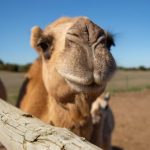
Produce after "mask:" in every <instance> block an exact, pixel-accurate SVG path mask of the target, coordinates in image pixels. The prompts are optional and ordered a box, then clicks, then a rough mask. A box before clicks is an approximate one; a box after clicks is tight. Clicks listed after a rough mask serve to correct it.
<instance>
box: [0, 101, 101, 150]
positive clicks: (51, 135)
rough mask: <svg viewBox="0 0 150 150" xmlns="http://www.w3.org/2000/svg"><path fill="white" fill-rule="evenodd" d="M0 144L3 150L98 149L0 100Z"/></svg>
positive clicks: (65, 130) (70, 133)
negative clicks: (4, 148)
mask: <svg viewBox="0 0 150 150" xmlns="http://www.w3.org/2000/svg"><path fill="white" fill-rule="evenodd" d="M0 142H1V143H2V144H3V145H4V146H5V147H6V148H7V150H101V149H100V148H98V147H97V146H95V145H93V144H91V143H89V142H88V141H87V140H86V139H85V138H82V137H78V136H77V135H75V134H74V133H72V132H70V131H69V130H67V129H65V128H58V127H54V126H51V125H47V124H45V123H43V122H42V121H40V120H39V119H36V118H34V117H33V116H31V115H29V114H25V113H24V112H22V111H21V110H19V109H17V108H15V107H14V106H12V105H10V104H8V103H6V102H4V101H3V100H1V99H0Z"/></svg>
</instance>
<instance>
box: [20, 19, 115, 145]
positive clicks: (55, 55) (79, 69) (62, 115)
mask: <svg viewBox="0 0 150 150" xmlns="http://www.w3.org/2000/svg"><path fill="white" fill-rule="evenodd" d="M31 45H32V47H33V48H35V49H36V50H37V52H38V53H39V59H37V60H36V61H35V62H34V63H33V65H32V66H31V68H30V70H29V72H28V74H27V76H26V80H25V82H24V84H23V86H22V88H21V94H20V96H19V100H18V106H20V108H21V109H22V110H23V111H25V112H28V113H31V114H32V115H34V116H36V117H38V118H40V119H41V120H43V121H45V122H46V123H49V124H52V125H54V126H59V127H65V128H68V129H70V130H71V131H73V132H74V133H76V134H78V135H79V136H82V137H85V138H87V139H88V140H90V141H91V137H92V132H93V126H94V125H93V122H92V116H91V113H90V110H91V105H92V103H93V102H94V101H95V99H96V98H97V97H98V96H99V95H100V94H101V93H102V92H103V91H104V90H105V87H106V84H107V82H108V81H109V79H110V78H111V76H112V75H113V73H114V71H115V69H116V64H115V61H114V59H113V56H112V55H111V53H110V48H111V46H112V45H114V41H113V38H112V36H111V35H110V34H108V33H107V32H106V31H104V30H103V29H102V28H100V27H99V26H97V25H96V24H94V23H93V22H92V21H90V20H89V19H88V18H87V17H77V18H61V19H58V20H57V21H55V22H54V23H52V24H50V25H48V26H47V27H46V28H45V29H44V30H42V29H40V28H39V27H37V26H36V27H34V28H33V29H32V33H31ZM99 138H100V137H97V141H98V140H99ZM93 143H94V142H93Z"/></svg>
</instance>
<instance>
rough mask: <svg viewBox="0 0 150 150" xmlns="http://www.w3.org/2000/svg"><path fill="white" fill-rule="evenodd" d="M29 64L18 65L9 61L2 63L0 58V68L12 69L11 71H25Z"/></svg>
mask: <svg viewBox="0 0 150 150" xmlns="http://www.w3.org/2000/svg"><path fill="white" fill-rule="evenodd" d="M30 65H31V64H26V65H18V64H11V63H6V64H5V63H4V62H3V61H2V60H0V70H4V71H12V72H27V71H28V69H29V67H30Z"/></svg>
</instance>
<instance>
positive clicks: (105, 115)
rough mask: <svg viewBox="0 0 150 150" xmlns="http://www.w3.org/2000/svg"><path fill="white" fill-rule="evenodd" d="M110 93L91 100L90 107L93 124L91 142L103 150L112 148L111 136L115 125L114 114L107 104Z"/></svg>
mask: <svg viewBox="0 0 150 150" xmlns="http://www.w3.org/2000/svg"><path fill="white" fill-rule="evenodd" d="M109 99H110V94H109V93H106V94H104V93H103V94H102V95H101V96H99V97H98V98H97V99H96V101H94V102H93V104H92V108H91V115H92V122H93V126H94V130H93V137H92V138H91V139H92V142H93V143H95V145H97V146H100V147H101V148H103V149H104V150H112V147H111V137H112V132H113V129H114V126H115V121H114V115H113V113H112V110H111V107H110V106H109Z"/></svg>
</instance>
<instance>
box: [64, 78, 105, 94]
mask: <svg viewBox="0 0 150 150" xmlns="http://www.w3.org/2000/svg"><path fill="white" fill-rule="evenodd" d="M66 82H67V83H68V85H69V86H70V87H71V88H72V89H74V90H76V91H77V92H98V91H101V90H102V89H103V88H104V85H97V84H95V83H93V84H91V85H82V84H78V83H75V82H73V81H70V80H67V79H66Z"/></svg>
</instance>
